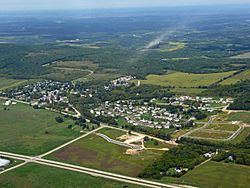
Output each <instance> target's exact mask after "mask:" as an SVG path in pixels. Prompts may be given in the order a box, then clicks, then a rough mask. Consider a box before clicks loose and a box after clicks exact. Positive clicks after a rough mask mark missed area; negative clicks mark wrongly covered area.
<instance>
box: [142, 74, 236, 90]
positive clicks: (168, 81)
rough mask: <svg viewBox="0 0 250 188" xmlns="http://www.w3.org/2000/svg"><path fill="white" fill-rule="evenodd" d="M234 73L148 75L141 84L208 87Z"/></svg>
mask: <svg viewBox="0 0 250 188" xmlns="http://www.w3.org/2000/svg"><path fill="white" fill-rule="evenodd" d="M233 73H234V71H230V72H222V73H210V74H191V73H184V72H172V73H169V74H166V75H148V76H147V77H146V80H141V83H142V84H148V85H159V86H165V87H167V86H174V87H199V86H209V85H211V84H213V83H215V82H218V81H220V80H221V79H223V78H225V77H227V76H229V75H232V74H233Z"/></svg>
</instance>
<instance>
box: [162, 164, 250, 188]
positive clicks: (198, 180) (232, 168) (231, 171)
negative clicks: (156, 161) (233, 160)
mask: <svg viewBox="0 0 250 188" xmlns="http://www.w3.org/2000/svg"><path fill="white" fill-rule="evenodd" d="M248 174H250V167H249V166H242V165H236V164H228V163H222V162H213V161H210V162H207V163H206V164H204V165H201V166H199V167H197V168H195V169H193V170H191V171H189V172H188V173H187V174H185V175H184V176H182V177H181V178H169V177H166V178H163V179H162V182H165V183H166V182H168V183H169V182H171V183H181V184H188V185H193V186H197V187H202V188H218V187H220V188H228V187H234V188H248V187H249V181H250V176H248Z"/></svg>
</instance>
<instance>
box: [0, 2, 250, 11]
mask: <svg viewBox="0 0 250 188" xmlns="http://www.w3.org/2000/svg"><path fill="white" fill-rule="evenodd" d="M219 4H225V5H228V4H250V0H0V10H1V11H2V10H53V9H56V10H58V9H99V8H131V7H163V6H164V7H165V6H166V7H167V6H196V5H219Z"/></svg>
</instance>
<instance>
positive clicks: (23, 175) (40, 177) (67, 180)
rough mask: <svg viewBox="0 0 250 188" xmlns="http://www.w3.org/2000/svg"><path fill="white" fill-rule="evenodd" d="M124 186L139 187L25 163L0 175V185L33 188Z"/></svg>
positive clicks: (109, 187)
mask: <svg viewBox="0 0 250 188" xmlns="http://www.w3.org/2000/svg"><path fill="white" fill-rule="evenodd" d="M124 186H127V187H128V188H129V187H131V188H132V187H133V188H137V187H138V188H139V187H140V186H136V185H130V184H127V183H123V182H116V181H112V180H107V179H103V178H98V177H94V176H90V175H86V174H81V173H77V172H71V171H67V170H63V169H58V168H53V167H47V166H41V165H38V164H31V163H30V164H27V165H25V166H22V167H19V168H17V169H15V170H12V171H10V172H7V173H5V174H3V175H1V176H0V187H11V188H18V187H33V188H42V187H50V188H58V187H60V188H68V187H84V188H122V187H124Z"/></svg>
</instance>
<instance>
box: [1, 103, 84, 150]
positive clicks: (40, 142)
mask: <svg viewBox="0 0 250 188" xmlns="http://www.w3.org/2000/svg"><path fill="white" fill-rule="evenodd" d="M3 103H4V101H3V100H0V131H1V135H0V150H1V151H6V152H14V153H18V154H25V155H38V154H42V153H44V152H46V151H48V150H50V149H53V148H55V147H56V146H59V145H61V144H63V143H65V142H66V141H69V140H71V139H73V138H75V137H77V136H79V135H80V131H79V130H77V129H73V130H71V129H68V128H67V126H68V125H69V124H73V123H74V121H73V120H71V119H65V118H64V122H63V123H61V124H59V123H57V122H56V121H55V117H57V116H60V115H59V114H57V113H54V112H50V111H46V110H42V109H40V110H35V109H33V108H32V107H30V106H28V105H25V104H21V103H18V104H16V105H11V106H8V107H6V106H3V105H2V104H3ZM4 108H6V109H7V110H4Z"/></svg>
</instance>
